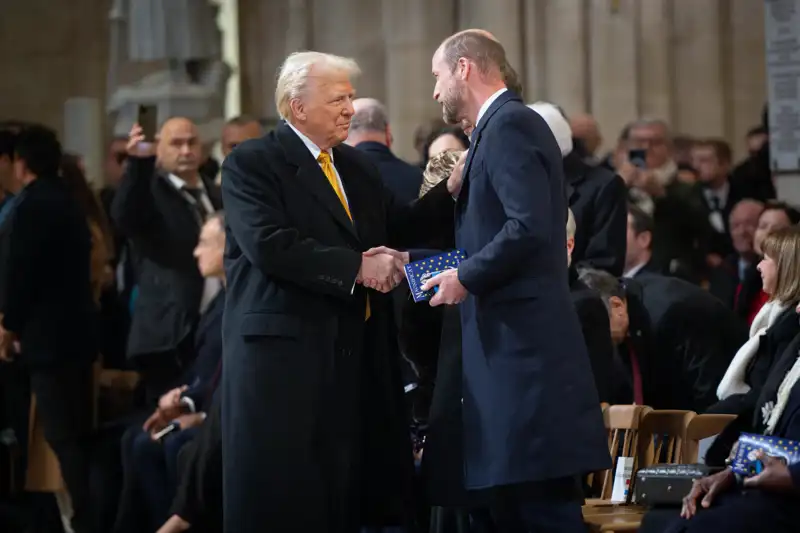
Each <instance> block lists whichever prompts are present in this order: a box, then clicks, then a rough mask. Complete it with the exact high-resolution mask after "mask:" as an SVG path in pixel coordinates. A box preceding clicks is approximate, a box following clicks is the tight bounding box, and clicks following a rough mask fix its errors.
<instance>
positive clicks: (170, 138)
mask: <svg viewBox="0 0 800 533" xmlns="http://www.w3.org/2000/svg"><path fill="white" fill-rule="evenodd" d="M127 150H128V156H129V157H128V166H127V168H126V170H125V176H124V177H123V179H122V183H121V184H120V186H119V190H118V191H117V194H116V196H115V198H114V202H113V204H112V206H111V216H112V217H113V219H114V221H115V223H116V224H117V227H118V228H119V229H120V231H121V232H122V233H123V234H124V235H125V236H126V237H128V238H129V239H130V240H131V241H132V243H133V247H134V249H135V250H136V252H137V254H138V255H139V257H138V259H139V270H138V279H139V286H138V288H139V290H138V295H137V296H135V300H134V302H133V318H132V323H131V329H130V333H129V336H128V346H127V354H128V357H129V358H130V359H131V360H133V362H134V364H135V366H136V367H137V368H138V369H139V370H140V371H141V372H142V375H143V377H144V383H145V388H146V391H147V396H148V398H150V399H157V398H158V397H159V396H160V395H161V394H162V393H164V392H166V391H167V390H170V389H171V388H173V387H175V386H178V385H180V383H178V381H180V379H181V369H182V367H183V366H185V364H186V363H188V362H190V361H191V360H192V359H193V358H194V346H193V342H192V330H193V329H194V326H195V323H196V321H197V319H198V318H199V316H200V313H201V311H202V310H203V309H205V307H206V306H207V305H208V303H210V302H211V301H212V300H213V298H214V296H216V293H217V292H218V291H219V289H220V285H219V282H218V281H216V280H204V279H203V277H202V276H201V274H200V272H199V271H198V269H197V264H196V262H195V260H194V257H193V251H194V248H195V246H196V245H197V242H198V238H199V235H200V228H201V227H202V225H203V223H204V222H205V220H206V219H207V218H208V217H210V216H211V215H212V214H213V213H214V212H215V211H216V210H217V209H219V208H220V207H221V199H220V194H219V190H218V189H217V187H216V186H215V185H214V184H213V182H211V181H210V180H209V179H207V178H206V177H204V176H201V174H200V172H199V167H200V162H201V142H200V138H199V136H198V132H197V127H196V126H195V124H194V123H193V122H192V121H191V120H189V119H186V118H181V117H176V118H171V119H169V120H167V121H166V122H165V123H164V125H163V126H162V128H161V131H160V132H159V135H158V141H157V142H156V144H155V145H153V144H151V143H148V142H146V140H145V138H144V136H143V134H142V129H141V128H140V127H139V125H138V124H137V125H134V127H133V129H131V133H130V137H129V139H128V146H127Z"/></svg>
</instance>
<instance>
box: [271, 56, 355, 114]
mask: <svg viewBox="0 0 800 533" xmlns="http://www.w3.org/2000/svg"><path fill="white" fill-rule="evenodd" d="M312 69H313V70H318V71H322V73H325V74H346V75H347V76H348V77H349V78H355V77H357V76H358V75H359V74H361V69H360V68H359V67H358V63H356V62H355V60H353V59H350V58H347V57H341V56H336V55H333V54H323V53H322V52H295V53H293V54H290V55H289V57H287V58H286V61H284V62H283V65H281V68H280V70H279V71H278V82H277V84H276V85H275V106H276V107H277V108H278V113H279V114H280V116H281V118H282V119H284V120H289V118H290V117H291V115H292V109H291V102H292V100H294V99H295V98H300V97H301V96H302V95H303V92H304V91H305V90H306V88H307V87H308V80H309V78H311V76H312V74H311V71H312ZM315 74H317V75H318V74H319V72H316V73H315Z"/></svg>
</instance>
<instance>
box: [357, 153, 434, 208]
mask: <svg viewBox="0 0 800 533" xmlns="http://www.w3.org/2000/svg"><path fill="white" fill-rule="evenodd" d="M356 148H357V149H359V150H361V151H362V152H364V153H365V154H367V156H368V157H369V158H370V159H371V160H372V162H373V163H374V164H375V166H376V167H378V172H380V175H381V180H382V181H383V184H384V185H385V186H386V188H387V189H389V190H390V191H391V192H392V194H393V195H394V197H395V199H396V200H397V201H398V202H399V203H403V204H408V203H411V202H413V201H414V200H415V199H416V198H417V197H418V196H419V188H420V186H421V185H422V169H421V168H419V167H416V166H414V165H410V164H408V163H406V162H405V161H403V160H402V159H400V158H399V157H397V156H395V155H394V154H393V153H392V151H391V150H390V149H389V147H388V146H386V145H383V144H381V143H377V142H372V141H367V142H362V143H359V144H357V145H356Z"/></svg>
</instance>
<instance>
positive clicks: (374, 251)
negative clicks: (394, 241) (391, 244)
mask: <svg viewBox="0 0 800 533" xmlns="http://www.w3.org/2000/svg"><path fill="white" fill-rule="evenodd" d="M378 254H389V255H391V256H392V257H394V258H395V259H397V260H398V261H400V262H401V263H402V264H403V265H407V264H408V262H409V261H410V260H411V256H410V255H409V254H408V252H399V251H397V250H393V249H392V248H387V247H386V246H378V247H377V248H370V249H369V250H367V251H366V252H364V253H363V254H362V255H364V256H366V257H372V256H374V255H378Z"/></svg>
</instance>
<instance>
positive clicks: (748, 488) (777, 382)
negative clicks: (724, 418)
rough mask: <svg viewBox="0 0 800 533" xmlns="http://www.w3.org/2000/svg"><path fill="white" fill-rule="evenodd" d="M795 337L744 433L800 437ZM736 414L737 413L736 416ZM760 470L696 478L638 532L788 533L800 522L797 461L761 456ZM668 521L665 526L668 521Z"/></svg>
mask: <svg viewBox="0 0 800 533" xmlns="http://www.w3.org/2000/svg"><path fill="white" fill-rule="evenodd" d="M799 348H800V335H798V336H797V337H795V339H794V340H793V341H792V343H791V344H790V346H789V347H787V349H786V351H785V354H784V355H785V356H784V357H782V358H781V360H780V363H779V364H777V365H776V366H775V367H773V369H772V371H771V372H770V375H769V377H768V379H767V382H766V383H767V384H766V385H765V386H764V388H763V389H762V391H761V394H759V397H758V400H757V401H756V404H755V405H756V408H755V410H754V413H753V416H752V417H751V418H749V419H748V420H747V421H746V423H745V424H743V425H742V430H743V431H746V432H748V433H755V434H763V435H772V436H775V437H781V438H785V439H788V440H793V441H800V382H798V378H800V358H798V349H799ZM740 418H741V415H740ZM762 461H763V463H764V466H765V469H764V471H763V472H761V474H758V475H756V476H753V477H749V478H746V479H741V478H739V477H737V476H736V475H734V474H733V472H732V471H731V469H730V468H729V467H727V468H725V469H724V470H723V471H721V472H719V473H716V474H713V475H711V476H708V477H706V478H703V479H700V480H698V481H696V482H695V483H694V486H693V488H692V490H691V492H690V493H689V494H688V495H687V496H686V497H685V498H684V500H683V506H682V509H681V510H680V517H678V516H676V515H677V514H678V512H677V511H669V510H663V509H658V510H653V511H650V512H649V513H648V514H647V515H645V518H644V520H643V522H642V527H641V528H640V529H639V531H640V533H716V532H725V533H760V532H762V531H763V532H769V533H793V532H796V531H798V524H800V464H794V465H790V466H787V465H786V464H785V463H784V462H783V461H780V460H778V459H775V458H769V457H762ZM667 524H668V525H667Z"/></svg>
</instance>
